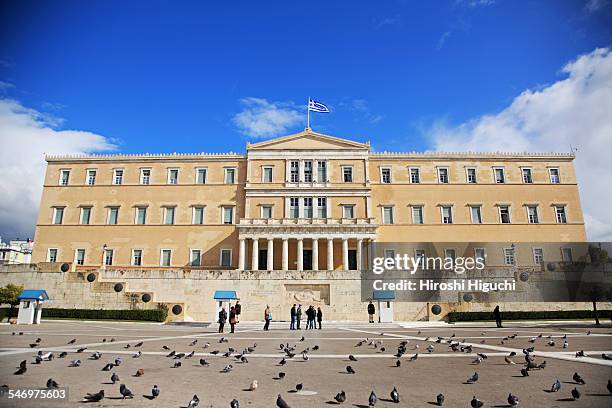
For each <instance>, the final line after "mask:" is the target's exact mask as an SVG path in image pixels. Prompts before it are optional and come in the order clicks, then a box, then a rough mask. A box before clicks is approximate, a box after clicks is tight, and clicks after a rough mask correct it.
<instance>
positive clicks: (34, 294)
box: [17, 289, 49, 300]
mask: <svg viewBox="0 0 612 408" xmlns="http://www.w3.org/2000/svg"><path fill="white" fill-rule="evenodd" d="M17 299H18V300H49V295H47V291H45V290H39V289H24V290H23V291H22V292H21V293H20V294H19V296H17Z"/></svg>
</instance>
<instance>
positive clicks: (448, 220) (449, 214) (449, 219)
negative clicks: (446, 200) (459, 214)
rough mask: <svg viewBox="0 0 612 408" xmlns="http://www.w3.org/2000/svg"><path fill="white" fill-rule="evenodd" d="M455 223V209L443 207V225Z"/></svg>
mask: <svg viewBox="0 0 612 408" xmlns="http://www.w3.org/2000/svg"><path fill="white" fill-rule="evenodd" d="M452 223H453V207H451V206H443V207H442V224H452Z"/></svg>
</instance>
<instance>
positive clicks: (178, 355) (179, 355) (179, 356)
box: [174, 353, 227, 360]
mask: <svg viewBox="0 0 612 408" xmlns="http://www.w3.org/2000/svg"><path fill="white" fill-rule="evenodd" d="M183 357H185V353H176V354H175V355H174V359H175V360H178V359H180V358H183ZM226 357H227V356H226Z"/></svg>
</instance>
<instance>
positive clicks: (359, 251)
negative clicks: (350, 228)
mask: <svg viewBox="0 0 612 408" xmlns="http://www.w3.org/2000/svg"><path fill="white" fill-rule="evenodd" d="M362 250H363V239H358V240H357V270H358V271H361V269H362V268H363V265H362V262H363V252H362Z"/></svg>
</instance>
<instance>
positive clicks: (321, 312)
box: [317, 307, 323, 330]
mask: <svg viewBox="0 0 612 408" xmlns="http://www.w3.org/2000/svg"><path fill="white" fill-rule="evenodd" d="M322 321H323V311H322V310H321V308H320V307H318V308H317V322H318V323H319V330H321V322H322Z"/></svg>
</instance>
